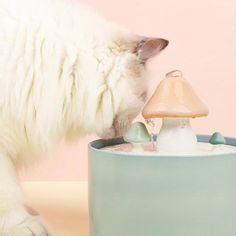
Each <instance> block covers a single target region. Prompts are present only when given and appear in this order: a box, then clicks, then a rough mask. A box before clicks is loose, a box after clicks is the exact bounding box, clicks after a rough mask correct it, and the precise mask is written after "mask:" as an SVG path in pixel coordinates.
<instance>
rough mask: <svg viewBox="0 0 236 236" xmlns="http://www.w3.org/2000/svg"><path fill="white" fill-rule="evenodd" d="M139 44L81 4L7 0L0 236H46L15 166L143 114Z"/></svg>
mask: <svg viewBox="0 0 236 236" xmlns="http://www.w3.org/2000/svg"><path fill="white" fill-rule="evenodd" d="M137 43H138V42H137V37H136V36H135V35H133V34H131V33H129V32H128V31H126V30H121V29H119V28H118V27H116V26H114V25H111V24H110V23H107V22H105V21H104V20H103V19H101V18H98V17H97V16H96V15H95V14H92V13H90V12H89V11H88V10H87V9H86V8H84V7H81V6H79V5H78V4H76V3H70V2H66V1H59V0H57V1H46V0H44V1H42V0H40V1H38V0H37V1H36V0H20V1H19V0H0V236H5V235H6V236H9V235H19V236H26V235H31V234H30V231H34V235H37V236H38V235H42V236H44V235H46V231H45V230H44V228H43V226H42V225H41V224H40V223H39V222H38V221H37V219H34V218H31V216H30V215H29V214H28V213H27V212H26V211H25V210H24V208H23V207H22V204H23V200H22V199H21V192H20V188H19V185H18V183H17V180H16V174H15V170H14V167H15V166H19V165H21V164H22V163H27V162H28V161H29V160H33V159H37V158H38V157H39V156H42V155H41V154H42V153H43V152H46V151H48V150H49V149H50V148H51V147H52V146H53V145H54V144H55V143H57V142H58V140H59V139H61V138H64V137H65V138H74V137H79V136H82V135H85V134H88V133H91V132H96V133H97V134H99V135H104V134H105V135H111V136H114V135H118V134H120V133H121V132H122V130H124V129H125V127H126V126H127V125H129V123H130V122H131V120H132V119H133V118H134V117H135V116H136V115H137V114H138V112H139V110H140V108H141V106H142V105H143V94H144V92H145V90H146V84H147V82H146V81H145V79H144V78H143V77H144V74H145V73H144V67H143V65H141V64H140V62H139V60H138V58H137V56H136V55H135V54H134V53H133V51H134V49H135V47H136V46H137ZM16 232H17V233H16Z"/></svg>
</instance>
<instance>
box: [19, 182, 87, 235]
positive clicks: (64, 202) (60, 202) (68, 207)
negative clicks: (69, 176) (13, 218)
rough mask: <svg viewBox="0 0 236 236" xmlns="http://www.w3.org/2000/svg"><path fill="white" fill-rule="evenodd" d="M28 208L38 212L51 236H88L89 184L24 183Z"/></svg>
mask: <svg viewBox="0 0 236 236" xmlns="http://www.w3.org/2000/svg"><path fill="white" fill-rule="evenodd" d="M22 186H23V191H24V193H25V196H26V200H27V203H28V205H29V206H31V207H33V208H34V209H35V210H37V211H38V212H39V213H40V215H41V216H42V218H43V219H44V221H45V222H46V223H47V225H48V227H49V228H50V232H51V236H78V235H79V236H88V235H89V233H88V231H89V230H88V228H89V225H88V201H87V189H88V188H87V182H23V183H22Z"/></svg>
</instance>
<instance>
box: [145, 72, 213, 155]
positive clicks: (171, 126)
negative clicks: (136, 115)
mask: <svg viewBox="0 0 236 236" xmlns="http://www.w3.org/2000/svg"><path fill="white" fill-rule="evenodd" d="M142 115H143V117H144V118H145V119H154V118H162V119H163V123H162V127H161V130H160V133H159V135H158V138H157V147H158V150H159V151H163V152H188V151H194V150H195V149H196V144H197V138H196V135H195V134H194V132H193V130H192V128H191V125H190V118H195V117H201V116H207V115H208V109H207V108H206V106H205V105H204V104H203V103H202V101H201V100H200V99H199V98H198V97H197V95H196V94H195V92H194V90H193V88H192V87H191V85H190V84H189V83H188V81H187V80H186V79H184V78H183V77H182V73H181V72H180V71H178V70H175V71H172V72H170V73H168V74H167V75H166V78H165V79H163V80H162V81H161V82H160V84H159V85H158V87H157V89H156V91H155V92H154V94H153V96H152V97H151V98H150V100H149V101H148V102H147V104H146V105H145V107H144V109H143V112H142Z"/></svg>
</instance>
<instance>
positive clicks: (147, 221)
mask: <svg viewBox="0 0 236 236" xmlns="http://www.w3.org/2000/svg"><path fill="white" fill-rule="evenodd" d="M198 139H199V141H202V142H207V141H209V139H210V136H198ZM122 142H123V139H113V140H107V141H104V140H97V141H94V142H92V143H90V145H89V207H90V235H91V236H235V235H236V223H235V222H236V154H216V155H208V156H207V155H206V156H204V155H201V156H199V155H193V156H190V155H187V156H186V155H185V156H178V157H177V156H173V155H172V156H166V155H165V156H158V157H157V156H145V155H143V154H142V155H140V154H137V153H132V154H122V153H115V152H111V151H105V150H101V149H100V148H102V147H104V146H107V145H112V144H119V143H122ZM226 142H227V144H229V145H233V146H236V139H234V138H226Z"/></svg>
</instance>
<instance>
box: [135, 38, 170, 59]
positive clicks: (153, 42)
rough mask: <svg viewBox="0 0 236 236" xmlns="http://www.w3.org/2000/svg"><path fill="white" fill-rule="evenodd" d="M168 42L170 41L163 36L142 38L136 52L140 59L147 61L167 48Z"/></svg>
mask: <svg viewBox="0 0 236 236" xmlns="http://www.w3.org/2000/svg"><path fill="white" fill-rule="evenodd" d="M168 44H169V41H168V40H166V39H162V38H142V39H141V40H140V41H139V42H138V45H137V47H136V48H135V53H136V54H137V56H138V58H139V59H140V61H143V62H145V61H147V60H148V59H149V58H152V57H154V56H155V55H157V54H158V53H159V52H160V51H162V50H163V49H164V48H166V47H167V45H168Z"/></svg>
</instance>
